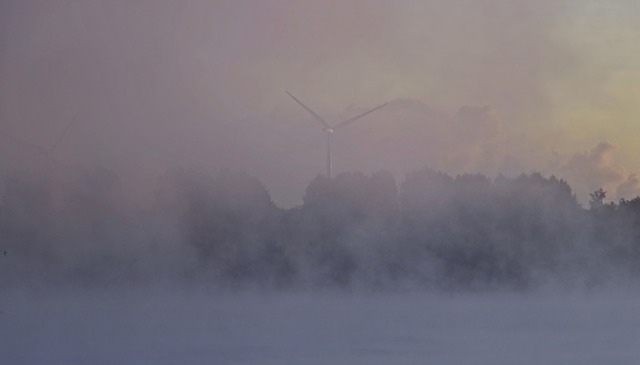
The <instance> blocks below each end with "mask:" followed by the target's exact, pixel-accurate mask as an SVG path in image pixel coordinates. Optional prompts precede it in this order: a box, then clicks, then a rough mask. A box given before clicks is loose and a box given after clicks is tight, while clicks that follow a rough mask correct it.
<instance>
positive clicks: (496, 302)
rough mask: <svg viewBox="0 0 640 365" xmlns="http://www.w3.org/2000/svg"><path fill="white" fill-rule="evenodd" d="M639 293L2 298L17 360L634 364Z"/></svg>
mask: <svg viewBox="0 0 640 365" xmlns="http://www.w3.org/2000/svg"><path fill="white" fill-rule="evenodd" d="M639 304H640V303H639V301H638V297H637V295H632V296H629V295H620V294H619V293H618V294H615V293H607V294H606V295H585V294H582V295H569V296H568V295H564V296H558V295H557V294H554V295H538V296H534V297H532V296H529V295H526V296H525V295H515V294H509V295H507V294H493V295H490V296H487V295H479V294H475V295H471V294H467V295H458V296H446V297H443V296H434V295H416V294H412V295H407V294H405V295H402V296H399V295H384V296H382V295H361V296H357V295H351V296H346V295H336V294H333V295H330V294H325V295H318V294H315V295H310V294H288V295H278V296H273V295H261V296H256V295H255V294H252V295H248V294H245V295H234V296H229V295H221V294H218V295H203V294H202V293H200V294H193V293H191V294H185V293H181V294H180V295H172V296H166V295H160V294H158V293H157V292H155V293H154V292H143V293H140V292H137V293H132V292H127V293H122V292H118V293H109V295H106V294H103V295H94V296H92V297H87V296H86V295H78V294H75V295H61V296H60V295H59V296H57V297H56V298H55V299H51V298H48V297H44V298H42V297H36V298H33V297H29V298H26V297H22V298H12V299H11V300H7V299H6V298H4V299H3V304H2V305H3V307H4V309H3V313H2V315H1V321H2V326H1V327H0V339H2V344H3V345H2V347H0V355H2V358H3V360H4V361H6V362H8V363H12V364H68V363H91V364H112V363H114V362H117V363H120V364H149V363H153V364H174V363H176V362H180V363H189V364H211V363H215V364H299V363H303V364H326V363H332V364H388V363H394V364H403V365H404V364H424V363H425V362H429V363H431V364H454V365H461V364H478V363H491V364H513V363H514V362H517V363H519V364H540V363H550V364H575V363H580V364H602V363H603V362H606V363H615V364H634V363H635V361H636V360H637V358H638V355H640V354H639V353H638V351H639V350H638V344H639V343H638V342H639V341H640V336H639V335H640V332H639V328H640V318H639V316H638V311H637V307H638V305H639Z"/></svg>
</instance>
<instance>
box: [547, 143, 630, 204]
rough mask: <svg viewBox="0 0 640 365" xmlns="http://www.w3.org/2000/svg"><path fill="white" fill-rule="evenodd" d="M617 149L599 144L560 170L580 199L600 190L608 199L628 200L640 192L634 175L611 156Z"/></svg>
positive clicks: (606, 144) (575, 156) (610, 145)
mask: <svg viewBox="0 0 640 365" xmlns="http://www.w3.org/2000/svg"><path fill="white" fill-rule="evenodd" d="M616 150H617V147H616V146H615V145H613V144H611V143H609V142H601V143H599V144H598V145H597V146H596V147H595V148H593V149H592V150H591V151H589V152H587V153H576V154H574V155H573V156H571V157H570V158H569V159H568V161H567V162H566V163H564V164H563V165H562V166H561V167H560V168H559V174H560V175H561V176H562V177H564V178H565V179H566V180H567V181H568V182H569V184H570V185H571V186H572V188H573V190H574V191H575V192H576V194H577V195H578V197H579V198H582V199H585V197H588V194H589V193H591V192H593V191H595V190H597V189H599V188H603V189H604V190H605V191H607V193H608V198H609V199H612V200H614V199H618V198H629V197H634V196H636V195H638V194H639V193H640V179H639V177H638V175H637V174H635V173H632V172H629V170H628V169H627V168H625V167H624V166H622V165H620V164H618V163H617V162H616V161H615V159H614V155H615V152H616Z"/></svg>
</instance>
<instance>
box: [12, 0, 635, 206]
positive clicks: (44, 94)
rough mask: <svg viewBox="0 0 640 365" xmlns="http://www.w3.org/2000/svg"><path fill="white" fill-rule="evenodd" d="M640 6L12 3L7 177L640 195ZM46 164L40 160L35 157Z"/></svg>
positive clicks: (285, 201) (569, 0)
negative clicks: (358, 175) (514, 179)
mask: <svg viewBox="0 0 640 365" xmlns="http://www.w3.org/2000/svg"><path fill="white" fill-rule="evenodd" d="M638 15H640V2H637V1H632V0H618V1H595V0H556V1H551V0H539V1H529V0H526V1H525V0H483V1H472V0H460V1H445V0H430V1H409V0H405V1H393V2H392V1H382V0H366V1H365V0H353V1H338V0H326V1H293V0H261V1H257V0H255V1H250V0H247V1H222V0H219V1H214V0H209V1H206V0H185V1H179V2H176V1H169V0H155V1H142V0H141V1H131V0H115V1H114V0H109V1H107V0H84V1H79V0H13V1H12V0H0V136H2V141H1V145H2V147H1V149H0V152H2V159H1V162H2V163H3V165H4V168H12V167H16V166H18V165H23V164H34V165H37V164H42V163H45V162H43V161H40V160H41V159H42V156H39V155H38V154H37V153H35V152H37V151H34V150H33V149H30V148H29V147H28V146H26V145H25V144H21V143H18V142H16V141H17V140H18V139H20V140H24V141H27V142H29V143H34V144H37V145H40V146H47V145H51V144H52V143H53V141H55V140H56V136H57V135H58V133H59V132H60V131H61V130H62V129H63V128H64V126H65V125H66V124H67V123H68V122H69V121H75V124H74V126H73V127H72V128H71V129H70V130H69V133H68V134H67V135H66V136H65V138H64V140H63V141H61V143H60V145H59V147H58V148H57V149H56V151H55V157H56V159H57V160H58V161H60V162H61V163H65V164H70V165H74V164H101V165H104V166H107V167H111V168H114V169H117V170H118V171H119V173H120V174H121V176H122V178H123V180H124V181H131V182H132V184H138V185H139V184H140V183H142V184H150V183H153V181H154V177H155V176H156V174H157V173H159V172H161V171H162V170H163V169H166V168H167V167H169V166H173V165H177V164H186V165H197V166H202V167H204V168H207V169H210V170H211V171H215V169H217V168H221V167H234V168H238V169H244V170H245V171H247V172H248V173H250V174H252V175H255V176H257V177H259V178H260V179H261V180H262V181H263V182H264V183H265V184H266V185H267V187H268V188H269V190H270V191H271V192H272V195H273V197H274V199H275V200H276V201H277V202H278V203H280V204H282V205H292V204H297V203H299V202H300V201H301V197H302V194H303V192H304V188H305V187H306V185H307V183H308V182H309V181H310V180H311V179H312V178H313V177H314V176H315V175H316V174H318V173H323V172H324V163H325V160H324V154H325V151H324V148H325V145H324V143H325V141H324V135H323V134H322V133H321V126H320V125H319V124H317V122H316V121H314V120H313V119H312V118H311V117H310V116H309V115H308V114H306V113H305V111H304V110H302V109H301V108H300V107H299V106H298V105H296V104H295V103H294V102H293V101H292V100H291V99H290V98H289V97H288V96H287V95H286V94H285V93H284V90H289V91H291V92H292V93H293V94H295V95H296V96H298V97H299V98H300V99H301V100H303V101H304V102H305V103H307V104H308V105H309V106H310V107H312V108H313V109H315V110H316V111H317V112H318V113H319V114H321V115H323V116H324V117H325V118H326V119H328V120H330V121H339V120H342V119H345V118H348V117H350V116H352V115H355V114H357V113H358V112H361V111H363V110H365V109H366V108H370V107H373V106H376V105H378V104H380V103H382V102H386V101H389V102H391V104H390V105H389V106H388V107H386V108H384V109H383V110H381V111H379V112H377V113H375V114H372V115H371V116H370V117H367V118H366V119H363V120H361V121H359V122H358V123H356V124H353V125H352V126H350V127H349V128H346V129H344V130H341V131H340V132H343V133H336V134H335V138H334V142H335V149H334V154H335V163H334V170H335V172H337V173H339V172H341V171H348V170H362V171H365V172H368V171H372V170H378V169H387V170H391V171H393V172H394V173H396V174H397V176H398V177H399V178H400V177H402V176H403V174H404V173H405V172H407V171H409V170H412V169H417V168H421V167H424V166H431V167H434V168H438V169H441V170H444V171H446V172H449V173H460V172H483V173H486V174H489V175H490V176H493V175H494V174H496V173H498V172H502V173H505V174H516V173H519V172H530V171H535V170H540V171H542V172H543V173H545V174H551V173H555V174H557V175H559V176H560V177H564V178H566V179H568V180H569V182H570V183H571V185H572V187H574V189H575V190H576V192H577V193H578V194H579V197H581V198H582V199H584V197H585V196H586V194H587V193H588V192H590V191H592V190H594V189H596V188H598V187H600V186H603V187H605V189H606V190H608V191H609V192H610V196H611V197H612V198H616V197H619V196H624V197H633V196H635V195H637V194H638V193H640V178H638V176H636V175H635V174H634V172H639V171H640V159H638V158H637V157H636V156H637V153H638V147H637V146H638V144H637V143H636V140H635V139H636V138H637V136H640V124H639V123H637V121H636V116H637V115H638V114H640V104H639V103H637V99H638V97H640V88H638V86H637V85H638V84H640V24H639V23H638V22H637V19H638ZM39 159H40V160H39Z"/></svg>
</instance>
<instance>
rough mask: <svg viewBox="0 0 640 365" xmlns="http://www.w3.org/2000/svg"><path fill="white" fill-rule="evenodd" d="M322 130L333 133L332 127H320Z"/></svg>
mask: <svg viewBox="0 0 640 365" xmlns="http://www.w3.org/2000/svg"><path fill="white" fill-rule="evenodd" d="M322 131H323V132H327V133H333V128H326V127H325V128H322Z"/></svg>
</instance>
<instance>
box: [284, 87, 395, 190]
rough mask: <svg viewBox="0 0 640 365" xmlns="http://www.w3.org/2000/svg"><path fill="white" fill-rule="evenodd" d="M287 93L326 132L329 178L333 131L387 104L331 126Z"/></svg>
mask: <svg viewBox="0 0 640 365" xmlns="http://www.w3.org/2000/svg"><path fill="white" fill-rule="evenodd" d="M285 92H286V93H287V95H289V96H290V97H291V98H293V100H295V101H296V103H298V104H300V106H301V107H303V108H304V109H305V110H306V111H307V112H309V114H311V115H312V116H313V117H314V118H315V119H316V120H317V121H319V122H320V123H322V125H323V126H324V128H322V130H323V131H324V132H325V133H326V134H327V177H328V178H329V179H331V177H332V171H331V169H332V165H331V159H332V156H331V145H332V141H333V132H334V131H336V130H338V129H340V128H344V127H346V126H348V125H349V124H351V123H353V122H355V121H356V120H358V119H360V118H362V117H364V116H365V115H367V114H369V113H373V112H374V111H376V110H378V109H380V108H382V107H383V106H385V105H387V103H384V104H382V105H379V106H377V107H375V108H373V109H371V110H368V111H366V112H364V113H362V114H358V115H356V116H355V117H352V118H349V119H347V120H344V121H342V122H340V123H338V124H336V125H335V126H331V124H329V123H327V121H326V120H324V119H322V117H321V116H319V115H318V114H317V113H316V112H314V111H313V110H311V109H309V107H308V106H306V105H304V104H303V103H302V102H301V101H300V100H298V99H297V98H296V97H295V96H293V95H291V93H290V92H288V91H285Z"/></svg>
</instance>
